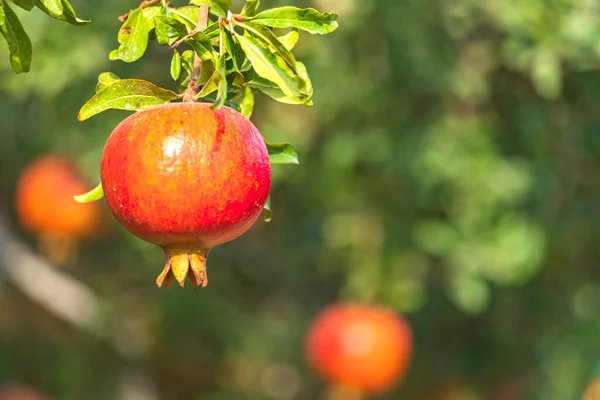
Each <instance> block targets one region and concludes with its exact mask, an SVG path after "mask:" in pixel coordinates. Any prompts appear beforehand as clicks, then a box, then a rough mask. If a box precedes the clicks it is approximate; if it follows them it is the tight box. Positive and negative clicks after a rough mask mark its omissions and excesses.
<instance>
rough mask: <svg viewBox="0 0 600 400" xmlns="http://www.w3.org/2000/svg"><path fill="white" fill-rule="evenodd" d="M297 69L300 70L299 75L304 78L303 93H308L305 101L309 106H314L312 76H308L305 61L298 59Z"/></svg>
mask: <svg viewBox="0 0 600 400" xmlns="http://www.w3.org/2000/svg"><path fill="white" fill-rule="evenodd" d="M296 70H297V71H298V76H299V77H300V79H302V82H303V87H302V89H301V92H302V94H304V95H306V98H305V100H304V103H305V104H306V105H308V106H312V97H313V85H312V81H311V80H310V77H309V76H308V71H307V70H306V66H305V65H304V63H301V62H300V61H298V62H297V63H296Z"/></svg>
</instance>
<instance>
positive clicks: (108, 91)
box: [77, 79, 179, 121]
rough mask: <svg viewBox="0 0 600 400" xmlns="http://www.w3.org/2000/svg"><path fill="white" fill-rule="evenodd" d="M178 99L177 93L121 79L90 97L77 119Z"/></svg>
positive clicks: (149, 84)
mask: <svg viewBox="0 0 600 400" xmlns="http://www.w3.org/2000/svg"><path fill="white" fill-rule="evenodd" d="M177 98H179V95H177V93H174V92H172V91H170V90H166V89H163V88H160V87H158V86H156V85H154V84H152V83H150V82H147V81H143V80H140V79H122V80H119V81H117V82H114V83H113V84H112V85H110V86H108V87H106V88H105V89H104V90H102V91H101V92H100V93H97V94H96V95H95V96H94V97H92V98H91V99H90V100H89V101H88V102H87V103H85V105H84V106H83V107H82V108H81V110H80V111H79V115H78V116H77V118H78V119H79V120H80V121H83V120H86V119H88V118H90V117H92V116H94V115H96V114H99V113H101V112H102V111H105V110H108V109H117V110H130V111H139V110H144V109H146V108H150V107H152V106H156V105H159V104H165V103H168V102H170V101H171V100H175V99H177Z"/></svg>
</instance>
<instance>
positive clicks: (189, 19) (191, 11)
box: [168, 6, 200, 31]
mask: <svg viewBox="0 0 600 400" xmlns="http://www.w3.org/2000/svg"><path fill="white" fill-rule="evenodd" d="M168 15H170V16H172V17H174V18H177V19H178V20H179V21H181V22H183V23H184V24H185V25H186V26H187V28H188V30H190V31H191V30H192V29H194V28H195V27H196V25H198V18H200V8H199V7H197V6H183V7H178V8H172V7H169V13H168Z"/></svg>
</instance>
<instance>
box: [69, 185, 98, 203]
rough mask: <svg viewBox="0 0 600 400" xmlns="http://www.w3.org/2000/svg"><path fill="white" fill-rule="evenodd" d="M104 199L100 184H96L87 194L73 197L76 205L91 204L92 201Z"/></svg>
mask: <svg viewBox="0 0 600 400" xmlns="http://www.w3.org/2000/svg"><path fill="white" fill-rule="evenodd" d="M103 197H104V189H103V188H102V182H100V183H99V184H98V186H96V187H95V188H93V189H92V190H90V191H89V192H87V193H84V194H80V195H78V196H73V198H74V199H75V201H76V202H78V203H82V204H84V203H91V202H94V201H98V200H100V199H102V198H103Z"/></svg>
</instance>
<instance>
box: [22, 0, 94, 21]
mask: <svg viewBox="0 0 600 400" xmlns="http://www.w3.org/2000/svg"><path fill="white" fill-rule="evenodd" d="M33 2H34V4H35V5H36V7H37V8H39V9H40V10H42V11H43V12H45V13H46V14H48V15H49V16H51V17H52V18H54V19H57V20H59V21H65V22H68V23H69V24H72V25H85V24H87V23H88V22H90V21H87V20H83V19H79V18H77V15H75V10H74V9H73V6H71V4H70V3H69V2H68V1H67V0H33Z"/></svg>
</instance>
